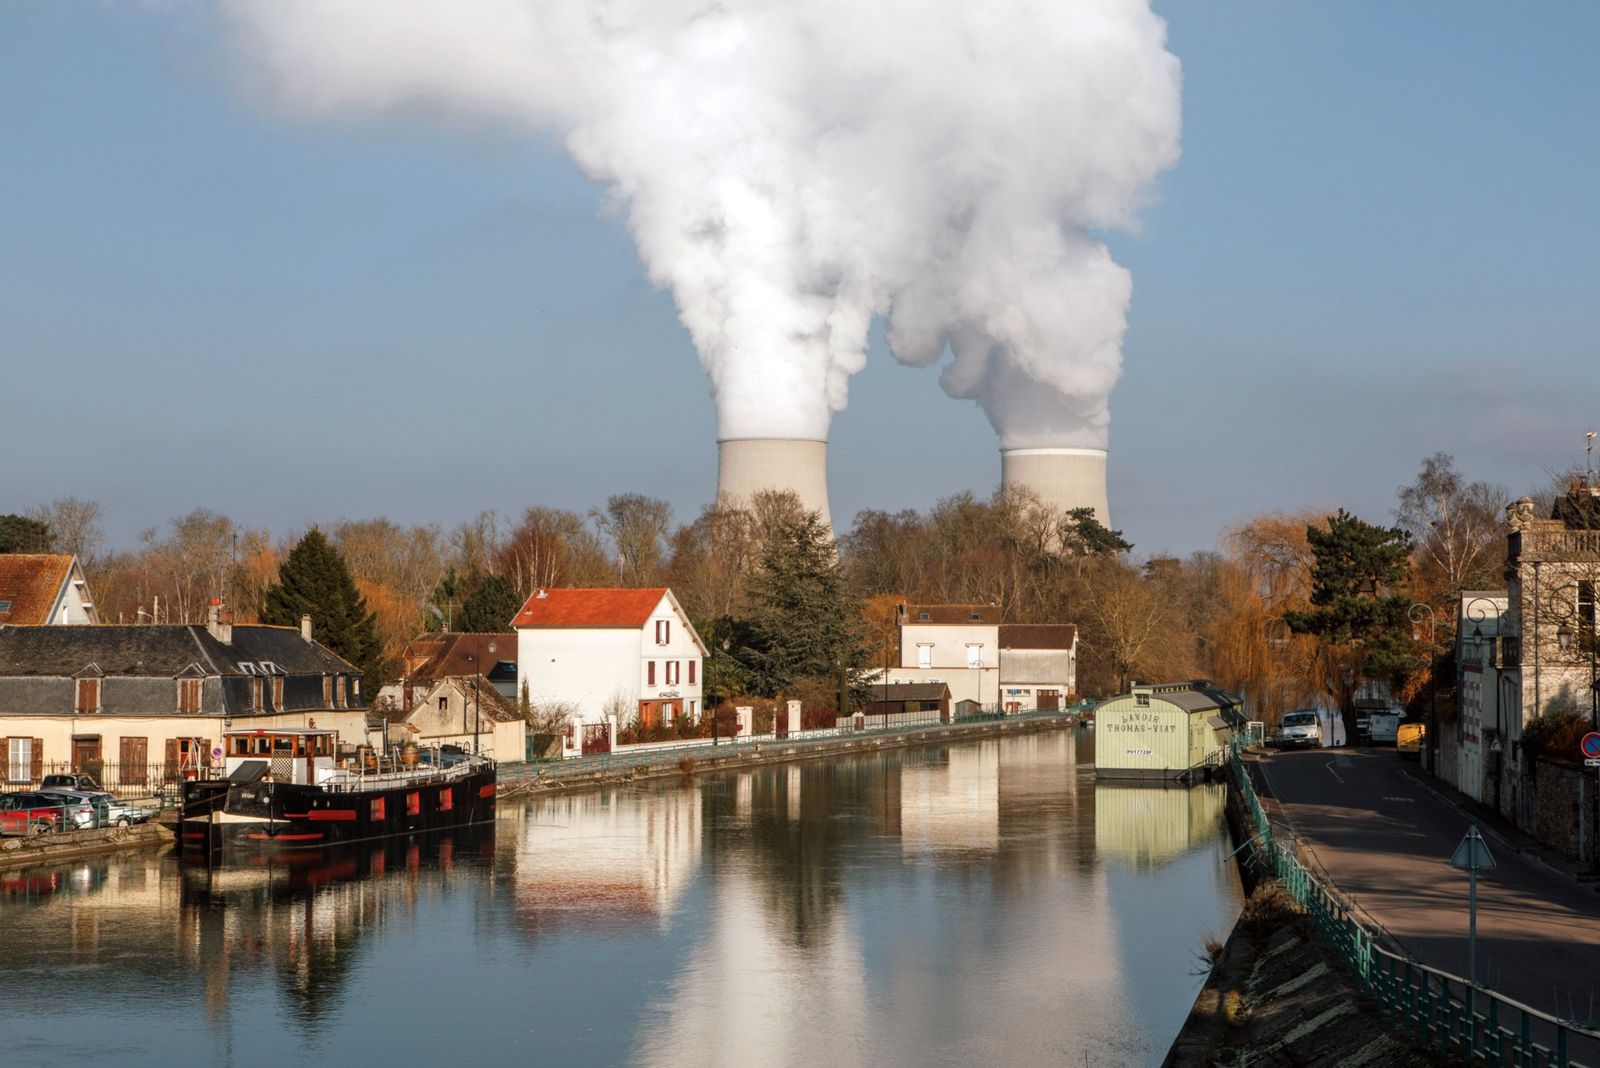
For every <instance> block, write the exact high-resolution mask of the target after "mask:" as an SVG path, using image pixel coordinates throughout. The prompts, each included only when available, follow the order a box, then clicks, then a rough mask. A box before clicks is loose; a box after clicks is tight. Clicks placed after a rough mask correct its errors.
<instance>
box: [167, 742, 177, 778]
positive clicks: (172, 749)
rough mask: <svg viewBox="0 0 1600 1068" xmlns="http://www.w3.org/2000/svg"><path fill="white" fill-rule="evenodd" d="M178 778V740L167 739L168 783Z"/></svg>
mask: <svg viewBox="0 0 1600 1068" xmlns="http://www.w3.org/2000/svg"><path fill="white" fill-rule="evenodd" d="M177 778H178V739H176V738H168V739H167V781H168V782H173V781H175V780H176V779H177Z"/></svg>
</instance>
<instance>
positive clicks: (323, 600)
mask: <svg viewBox="0 0 1600 1068" xmlns="http://www.w3.org/2000/svg"><path fill="white" fill-rule="evenodd" d="M302 615H309V616H310V617H311V628H312V629H311V633H312V636H313V637H315V638H316V640H317V641H319V642H321V643H322V644H323V645H325V646H327V647H328V648H329V649H331V650H332V651H333V652H335V653H337V654H338V655H340V656H342V657H344V658H345V659H346V660H348V661H350V662H351V663H352V664H354V665H356V666H357V667H358V668H360V669H361V673H362V688H363V690H364V691H365V692H366V693H368V694H375V693H377V692H378V687H379V686H380V685H381V684H382V681H383V680H382V678H381V677H380V676H381V665H380V663H379V652H380V650H379V646H378V636H377V630H376V623H377V617H376V616H375V615H374V614H373V613H371V612H368V611H367V602H366V598H364V597H362V596H361V593H360V591H359V590H357V589H356V583H355V580H354V579H352V578H351V577H350V569H349V568H348V567H346V566H345V562H344V557H343V556H341V555H339V550H337V549H335V548H334V547H333V545H332V544H330V543H329V541H328V539H327V538H326V537H325V536H324V535H323V533H322V531H320V530H318V529H317V528H316V527H312V528H311V529H310V530H309V531H308V532H307V533H306V536H305V537H303V538H301V539H300V541H299V543H298V544H297V545H295V547H294V548H293V549H291V550H290V551H289V556H288V558H287V559H285V560H284V562H283V565H282V566H281V567H280V568H279V569H278V581H277V583H276V584H274V585H272V586H270V587H268V588H267V595H266V607H265V608H264V609H263V610H262V612H261V622H263V623H271V624H275V625H277V626H284V627H297V626H299V625H300V617H301V616H302Z"/></svg>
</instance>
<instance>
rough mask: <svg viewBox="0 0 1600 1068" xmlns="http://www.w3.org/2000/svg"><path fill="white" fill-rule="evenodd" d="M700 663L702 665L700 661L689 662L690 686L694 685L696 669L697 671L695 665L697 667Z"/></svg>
mask: <svg viewBox="0 0 1600 1068" xmlns="http://www.w3.org/2000/svg"><path fill="white" fill-rule="evenodd" d="M699 663H700V661H698V660H691V661H689V685H690V686H693V685H694V669H695V665H697V664H699Z"/></svg>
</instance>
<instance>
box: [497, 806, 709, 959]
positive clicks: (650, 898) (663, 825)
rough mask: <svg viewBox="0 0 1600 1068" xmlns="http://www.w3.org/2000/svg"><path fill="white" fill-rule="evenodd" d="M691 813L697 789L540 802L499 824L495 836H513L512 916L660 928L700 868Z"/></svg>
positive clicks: (695, 817)
mask: <svg viewBox="0 0 1600 1068" xmlns="http://www.w3.org/2000/svg"><path fill="white" fill-rule="evenodd" d="M700 810H701V801H700V790H699V789H698V788H688V789H678V788H666V789H662V790H659V791H656V792H654V793H634V792H631V791H627V790H611V791H606V792H603V793H583V794H574V795H570V796H564V797H551V798H545V799H542V800H540V801H538V802H536V803H533V804H530V805H528V806H527V807H526V808H525V809H523V810H521V811H519V812H517V813H515V814H514V817H513V819H506V818H502V819H501V820H500V821H499V827H500V829H501V831H502V832H505V833H507V834H508V837H509V836H510V835H511V834H514V835H515V838H514V840H515V842H516V853H515V865H516V873H515V880H516V907H517V914H518V915H519V916H520V917H522V918H523V919H524V920H525V921H526V922H529V923H531V924H533V925H534V926H536V927H545V926H549V925H552V924H554V925H560V924H563V923H569V922H580V923H581V922H585V921H587V920H592V919H596V918H600V917H618V916H633V917H648V918H651V919H655V920H658V921H660V922H663V923H664V922H666V920H667V918H668V916H669V915H670V914H671V912H672V910H673V908H674V906H675V905H676V904H677V902H678V899H679V898H680V897H681V896H682V895H683V892H684V890H685V889H686V888H687V887H688V885H689V883H690V882H691V881H692V880H693V879H694V876H695V872H696V870H697V869H698V868H699V866H700V837H701V834H700V828H701V822H700ZM519 818H520V822H518V819H519Z"/></svg>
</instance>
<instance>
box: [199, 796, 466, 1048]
mask: <svg viewBox="0 0 1600 1068" xmlns="http://www.w3.org/2000/svg"><path fill="white" fill-rule="evenodd" d="M493 852H494V828H493V827H492V826H490V827H465V828H460V829H457V830H454V831H450V832H445V833H440V834H433V835H424V836H419V837H418V838H416V839H388V840H385V841H383V842H375V843H371V844H368V845H358V846H347V847H343V848H340V849H336V850H325V851H317V852H315V853H306V854H298V855H297V854H287V855H285V856H283V857H280V858H273V859H272V860H271V861H270V862H266V861H265V858H261V859H262V860H263V862H262V863H260V864H257V865H251V866H248V867H219V868H217V869H214V870H208V869H206V868H204V867H200V866H197V865H184V866H183V870H182V880H181V887H182V889H181V896H180V901H179V917H178V923H179V928H180V931H182V932H183V937H182V938H181V939H180V941H179V946H180V958H181V959H182V961H183V963H185V964H187V965H189V966H190V967H192V968H194V969H196V970H198V971H199V972H200V973H201V974H202V975H203V976H204V982H205V990H206V1002H207V1006H208V1009H209V1010H210V1011H211V1012H212V1013H213V1015H214V1016H220V1015H221V1014H222V1013H223V1011H224V1010H225V1009H226V1007H227V1005H228V991H229V988H230V987H231V985H232V982H233V980H234V978H235V977H236V974H238V973H244V972H250V971H255V970H257V969H271V970H272V971H273V972H274V974H275V975H276V976H277V979H278V981H279V984H280V989H281V990H282V991H283V994H284V997H285V1001H286V1004H287V1007H288V1010H289V1016H290V1017H291V1018H292V1019H294V1020H296V1021H298V1022H300V1023H301V1024H303V1025H306V1026H308V1027H309V1026H310V1025H312V1024H315V1023H317V1022H318V1021H319V1020H320V1019H321V1018H323V1017H324V1016H326V1015H328V1014H330V1013H333V1012H335V1011H337V1009H338V1007H339V1004H340V1001H341V999H342V996H343V993H344V990H345V988H346V987H347V985H348V981H349V977H350V974H351V971H352V969H353V967H354V965H355V962H356V960H357V958H358V956H359V954H360V951H361V948H362V945H363V943H364V941H365V940H366V938H367V936H369V935H371V934H374V933H376V932H378V931H380V930H381V929H382V928H383V926H384V925H385V923H386V922H387V921H388V920H389V918H390V917H391V916H393V915H396V914H399V915H405V914H409V913H410V912H412V911H413V909H414V908H415V907H416V904H417V900H418V898H419V896H420V895H421V894H423V893H424V892H426V891H428V890H429V889H430V888H436V887H439V886H442V885H443V884H445V883H446V882H447V881H449V877H450V874H451V872H452V870H453V869H454V867H455V866H456V864H457V862H458V861H461V860H466V859H469V858H470V859H472V860H473V861H474V862H477V861H479V860H480V859H481V860H482V861H485V862H489V861H492V859H493Z"/></svg>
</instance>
